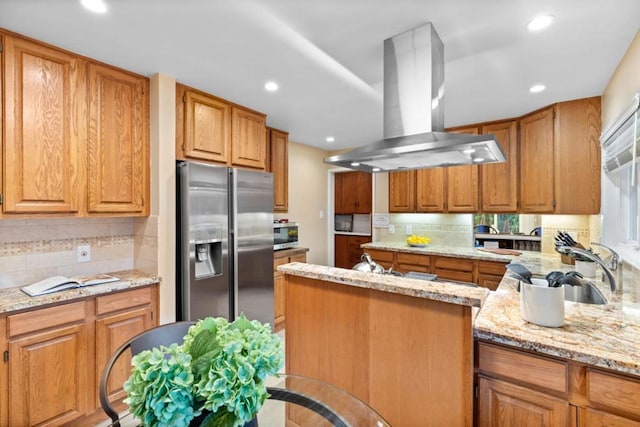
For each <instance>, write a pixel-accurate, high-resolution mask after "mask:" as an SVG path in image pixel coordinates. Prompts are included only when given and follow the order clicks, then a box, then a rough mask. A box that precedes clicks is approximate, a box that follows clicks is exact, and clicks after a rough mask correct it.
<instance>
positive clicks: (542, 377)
mask: <svg viewBox="0 0 640 427" xmlns="http://www.w3.org/2000/svg"><path fill="white" fill-rule="evenodd" d="M478 349H479V350H478V353H479V359H478V368H479V370H480V373H482V374H484V375H488V376H492V377H497V378H505V379H509V380H512V381H513V382H515V383H525V384H527V385H530V386H534V388H537V389H545V390H552V391H555V392H556V393H555V394H563V395H564V394H566V392H567V365H566V363H563V362H558V361H555V360H549V359H543V358H540V357H537V356H532V355H529V354H526V353H523V352H520V351H517V350H510V349H506V348H500V347H496V346H493V345H489V344H483V343H480V344H479V346H478Z"/></svg>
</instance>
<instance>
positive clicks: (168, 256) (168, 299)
mask: <svg viewBox="0 0 640 427" xmlns="http://www.w3.org/2000/svg"><path fill="white" fill-rule="evenodd" d="M150 98H151V108H150V122H151V134H150V139H151V151H150V153H151V215H150V216H149V218H147V219H146V221H145V222H146V224H145V225H146V226H140V227H136V248H135V252H136V253H135V267H136V268H140V269H141V270H143V271H148V272H149V273H153V274H157V275H159V276H160V277H161V279H162V283H161V284H160V323H169V322H173V321H175V320H176V308H175V304H176V295H175V287H176V285H175V271H176V269H175V247H176V241H175V235H176V233H175V230H176V218H175V211H176V188H175V187H176V185H175V183H176V177H175V169H176V150H175V136H176V112H175V98H176V80H175V79H174V78H173V77H170V76H166V75H164V74H160V73H158V74H155V75H153V76H152V77H151V93H150ZM138 230H144V231H141V233H144V235H143V236H139V235H138ZM140 241H141V242H144V243H143V244H137V242H140ZM154 254H155V257H154ZM154 258H155V259H154ZM153 261H155V266H154V265H153ZM153 267H155V271H149V270H151V269H153Z"/></svg>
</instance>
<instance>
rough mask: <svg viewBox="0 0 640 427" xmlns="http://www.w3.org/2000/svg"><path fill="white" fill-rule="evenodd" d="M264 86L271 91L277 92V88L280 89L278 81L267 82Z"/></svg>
mask: <svg viewBox="0 0 640 427" xmlns="http://www.w3.org/2000/svg"><path fill="white" fill-rule="evenodd" d="M264 88H265V89H266V90H268V91H269V92H275V91H276V90H278V83H276V82H267V83H265V85H264Z"/></svg>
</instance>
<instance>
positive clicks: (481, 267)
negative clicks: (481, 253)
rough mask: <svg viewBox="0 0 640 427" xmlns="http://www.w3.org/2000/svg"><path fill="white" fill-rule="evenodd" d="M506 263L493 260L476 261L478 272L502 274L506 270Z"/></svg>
mask: <svg viewBox="0 0 640 427" xmlns="http://www.w3.org/2000/svg"><path fill="white" fill-rule="evenodd" d="M506 265H507V263H505V262H495V261H478V273H480V274H491V275H494V276H503V275H504V273H505V272H506V271H507V267H506Z"/></svg>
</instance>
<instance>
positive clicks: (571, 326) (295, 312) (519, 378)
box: [280, 244, 640, 426]
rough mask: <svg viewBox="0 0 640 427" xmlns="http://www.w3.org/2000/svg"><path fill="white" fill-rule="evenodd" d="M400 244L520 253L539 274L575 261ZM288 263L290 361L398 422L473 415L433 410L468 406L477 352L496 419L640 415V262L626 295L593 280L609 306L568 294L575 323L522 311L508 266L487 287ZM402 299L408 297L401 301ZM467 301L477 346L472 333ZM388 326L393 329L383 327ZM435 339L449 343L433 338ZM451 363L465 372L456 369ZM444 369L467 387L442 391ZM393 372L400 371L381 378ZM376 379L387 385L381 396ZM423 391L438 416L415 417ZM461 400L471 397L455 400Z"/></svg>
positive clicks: (482, 409)
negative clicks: (551, 322) (533, 320)
mask: <svg viewBox="0 0 640 427" xmlns="http://www.w3.org/2000/svg"><path fill="white" fill-rule="evenodd" d="M367 246H369V247H372V246H374V244H368V245H367ZM377 248H378V249H380V248H381V247H380V246H378V247H377ZM389 249H391V248H390V247H389V246H388V245H385V246H384V250H389ZM397 249H398V250H399V251H403V252H405V253H410V254H424V255H438V256H444V255H445V254H446V256H457V257H459V258H468V259H474V260H476V261H477V260H491V261H495V260H499V261H504V262H510V261H513V262H519V263H522V264H524V265H525V266H527V267H528V268H529V269H530V270H532V271H533V272H534V274H540V275H544V274H545V273H547V272H549V271H552V270H561V271H569V270H572V269H573V266H571V265H565V264H561V263H560V259H559V256H557V255H555V254H541V253H539V252H526V251H523V253H522V255H521V256H505V255H494V254H491V253H485V252H481V251H477V250H476V249H474V248H468V249H467V248H462V249H460V248H447V247H427V248H409V247H408V246H407V245H400V244H398V245H397ZM476 257H477V258H476ZM280 270H281V271H283V272H284V273H285V274H287V277H288V280H289V289H290V291H291V289H294V288H295V289H296V290H295V291H294V292H293V293H292V295H294V296H295V298H294V299H292V300H289V301H288V304H287V310H288V311H287V313H289V311H291V315H292V316H293V317H294V319H295V321H294V322H293V323H292V324H291V326H292V330H291V331H289V324H288V325H287V331H286V332H287V356H288V357H287V369H288V370H293V371H292V372H294V373H300V374H303V375H304V374H307V375H311V376H316V377H318V378H322V379H325V380H326V381H329V382H334V383H335V384H337V385H339V386H341V387H343V388H345V389H347V390H349V391H351V392H352V393H354V394H355V395H356V396H358V397H360V398H361V399H363V400H365V401H368V402H369V403H370V404H371V405H372V406H373V407H374V409H376V410H378V411H379V412H380V413H381V414H382V415H383V416H384V417H386V418H387V419H388V420H389V421H390V422H391V424H392V425H442V424H443V423H449V424H448V425H465V422H466V418H464V419H456V420H449V419H446V420H445V419H443V418H433V416H434V414H436V415H435V416H439V415H440V414H441V412H447V413H451V412H453V411H462V412H459V413H464V411H465V409H466V406H465V404H466V401H467V400H470V402H471V403H472V402H473V398H472V397H468V396H469V394H468V393H467V388H468V387H471V388H470V389H468V390H469V392H472V390H473V384H472V383H469V382H468V379H467V378H466V377H465V373H464V371H466V372H467V373H469V375H473V372H474V371H473V369H474V367H473V366H472V365H470V364H469V363H468V362H467V360H472V358H473V357H474V356H473V355H474V353H475V354H476V356H475V357H476V358H477V359H479V360H478V362H477V366H476V369H477V372H479V375H478V376H477V378H476V381H475V385H476V387H477V389H476V392H477V394H478V399H479V400H478V413H477V414H476V417H477V419H478V421H479V425H496V424H495V423H497V424H500V422H498V421H496V417H499V418H501V419H502V421H503V424H501V425H529V424H528V423H527V422H525V421H523V419H529V418H530V417H531V418H530V419H531V420H536V422H540V423H542V425H581V426H583V425H637V424H634V423H638V422H640V404H638V402H640V289H638V286H637V283H639V282H638V277H637V276H636V275H635V273H634V271H633V270H632V269H625V271H624V274H623V277H624V282H623V283H622V284H621V285H622V289H623V293H621V294H614V293H612V292H611V291H610V290H609V289H608V285H606V284H604V283H602V282H600V281H599V280H593V282H594V283H595V284H596V285H597V286H598V287H599V289H600V290H601V291H602V292H603V294H604V295H605V297H606V298H607V301H608V303H607V304H605V305H587V304H579V303H573V302H566V304H565V307H566V315H565V325H564V326H562V327H560V328H545V327H541V326H537V325H533V324H530V323H527V322H525V321H524V320H522V318H521V317H520V307H519V293H518V292H517V289H516V285H517V280H516V279H514V278H513V277H512V276H511V275H510V273H505V274H504V275H503V276H504V277H503V278H502V279H501V281H500V283H499V286H498V288H497V290H496V291H488V290H486V289H482V288H467V287H464V286H455V285H442V284H441V283H435V282H427V281H416V280H411V279H406V278H401V277H394V276H387V275H372V274H368V273H360V272H355V271H351V270H342V269H334V268H331V267H321V266H313V265H306V264H288V265H285V266H282V267H280ZM475 292H480V293H479V294H478V293H475ZM303 298H306V299H303ZM397 299H404V300H403V302H402V303H397V302H396V300H397ZM384 304H386V305H384ZM383 305H384V308H382V307H383ZM450 306H457V308H454V307H450ZM464 307H467V308H464ZM440 310H447V311H451V312H455V314H453V315H451V316H449V317H447V318H446V321H445V320H443V319H444V317H440V319H438V320H436V319H435V318H432V317H431V316H432V315H434V314H435V313H438V312H439V311H440ZM467 310H468V313H469V316H470V317H469V318H468V324H470V325H471V331H472V333H473V337H474V338H475V343H476V344H475V349H476V351H475V352H474V350H473V347H472V346H469V345H468V339H470V337H467V336H466V334H467V332H468V329H467V328H468V324H467V317H466V316H467ZM416 313H419V314H416ZM288 315H289V314H288ZM463 319H464V320H463ZM345 325H347V326H345ZM363 325H364V326H363ZM386 329H388V330H393V331H394V332H393V333H391V332H389V333H385V332H384V331H385V330H386ZM430 338H434V340H437V341H443V342H438V343H437V347H430V345H432V344H431V343H430V342H429V339H430ZM316 340H318V341H317V342H316ZM461 342H462V343H464V344H463V345H460V343H461ZM405 343H407V344H405ZM298 351H300V352H301V353H298ZM461 352H464V353H466V355H467V356H466V358H465V357H464V356H462V355H461ZM385 362H386V363H385ZM434 367H435V368H436V369H434V370H432V371H429V373H425V372H428V370H429V369H432V368H434ZM451 368H453V369H452V370H454V371H457V374H456V373H454V374H453V376H451V375H452V373H451V371H450V370H449V369H451ZM467 370H468V371H467ZM290 372H291V371H290ZM367 375H369V376H367ZM443 378H447V379H448V380H449V383H448V384H450V385H451V386H452V388H455V390H456V393H459V395H458V396H457V397H455V396H451V395H447V394H446V393H444V394H442V392H441V390H439V389H438V385H439V382H440V381H442V379H443ZM388 379H392V380H391V381H390V382H389V383H385V384H384V385H381V384H382V383H384V382H385V381H387V380H388ZM372 381H373V382H372ZM434 383H435V385H434ZM376 387H381V388H383V389H385V390H386V391H387V393H388V395H387V396H385V398H380V397H379V395H378V393H379V392H378V390H376V389H375V388H376ZM416 395H418V396H420V399H421V404H429V402H431V401H433V403H434V405H433V406H431V407H428V412H429V414H428V415H427V414H426V413H421V414H420V415H419V416H423V417H425V418H423V419H422V424H420V423H419V422H418V421H419V420H420V418H416V419H409V418H407V413H411V414H410V415H413V413H412V411H409V410H407V408H413V405H415V404H417V402H416V401H414V400H413V399H414V398H415V396H416ZM390 396H395V397H394V398H391V397H390ZM451 399H453V400H454V401H455V402H457V403H459V404H461V405H462V406H459V407H452V406H451V405H452V403H451ZM505 399H506V400H505ZM425 402H426V403H425ZM541 402H542V403H541ZM523 408H524V409H523ZM505 419H506V420H507V421H508V422H507V424H504V421H505ZM425 420H428V421H425ZM429 420H438V421H429ZM554 420H555V421H554ZM579 420H582V421H579ZM430 422H433V423H432V424H429V423H430ZM509 423H511V424H509ZM513 423H515V424H513ZM616 423H618V424H616Z"/></svg>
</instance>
